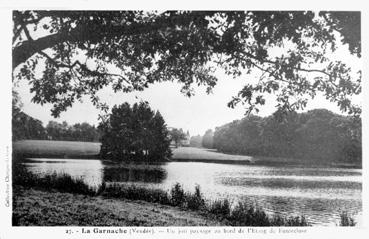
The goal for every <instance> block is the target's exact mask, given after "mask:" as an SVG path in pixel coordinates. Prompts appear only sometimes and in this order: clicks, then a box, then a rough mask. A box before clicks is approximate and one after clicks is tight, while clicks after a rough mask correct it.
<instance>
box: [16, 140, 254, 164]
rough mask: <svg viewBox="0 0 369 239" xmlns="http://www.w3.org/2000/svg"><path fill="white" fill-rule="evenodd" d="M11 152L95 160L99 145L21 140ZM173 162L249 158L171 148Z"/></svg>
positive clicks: (236, 161) (220, 161)
mask: <svg viewBox="0 0 369 239" xmlns="http://www.w3.org/2000/svg"><path fill="white" fill-rule="evenodd" d="M13 151H14V152H15V153H19V154H22V155H25V156H27V157H44V158H47V157H57V158H96V157H97V155H98V154H99V151H100V143H94V142H77V141H50V140H21V141H17V142H14V143H13ZM172 151H173V157H172V160H173V161H188V162H191V161H193V162H218V163H222V162H223V163H246V164H247V163H250V162H252V160H253V158H252V157H250V156H241V155H229V154H223V153H218V152H216V151H215V150H212V149H205V148H193V147H179V148H172Z"/></svg>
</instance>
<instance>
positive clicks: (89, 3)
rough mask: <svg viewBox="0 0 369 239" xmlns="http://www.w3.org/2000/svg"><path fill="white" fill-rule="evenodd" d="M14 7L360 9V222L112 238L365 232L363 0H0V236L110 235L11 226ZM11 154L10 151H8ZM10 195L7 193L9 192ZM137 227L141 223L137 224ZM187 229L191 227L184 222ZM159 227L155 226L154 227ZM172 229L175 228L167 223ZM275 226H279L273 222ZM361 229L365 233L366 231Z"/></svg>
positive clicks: (367, 117)
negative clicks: (288, 230)
mask: <svg viewBox="0 0 369 239" xmlns="http://www.w3.org/2000/svg"><path fill="white" fill-rule="evenodd" d="M13 9H60V10H61V9H65V10H67V9H70V10H114V9H125V10H132V9H142V10H153V9H157V10H168V9H169V10H172V9H175V10H177V9H186V10H238V9H240V10H345V11H361V14H362V21H361V22H362V55H363V66H364V69H363V114H362V118H363V149H364V150H363V201H362V202H363V225H362V227H360V228H339V227H326V228H323V227H314V228H308V233H305V234H267V235H262V234H235V235H234V234H221V235H215V234H211V235H207V236H206V235H198V236H193V235H189V234H187V235H172V234H165V235H158V234H157V235H154V236H145V235H135V236H132V235H131V236H129V235H116V236H112V237H115V238H224V237H226V238H251V237H252V238H296V237H299V238H300V237H301V238H364V237H367V235H369V219H368V202H369V198H368V190H367V188H366V187H367V180H368V172H367V168H368V166H369V165H368V162H367V157H368V144H367V142H368V141H369V138H368V130H369V128H368V123H367V122H369V121H368V120H369V115H368V112H369V111H368V103H367V102H366V99H367V100H369V95H368V94H369V93H368V87H369V85H368V84H369V82H368V80H367V77H366V76H367V75H368V73H367V72H368V66H369V62H368V58H367V53H368V47H369V45H368V40H369V38H368V29H369V28H368V27H369V26H368V23H369V18H368V15H369V11H368V10H369V9H368V7H367V6H366V4H365V1H364V0H363V1H355V0H350V1H345V2H343V1H340V2H338V1H333V0H330V1H322V0H309V1H265V0H258V1H245V0H244V1H241V0H239V1H233V0H226V1H224V0H223V1H217V2H214V1H210V0H206V1H201V0H186V1H143V0H135V1H108V0H104V1H101V0H100V1H97V0H68V1H67V0H65V1H60V0H59V1H58V0H54V1H50V0H39V1H35V0H32V1H31V0H28V1H27V0H18V1H16V0H2V1H1V2H0V29H1V37H0V52H1V55H0V57H1V58H0V59H1V62H0V63H1V64H0V75H1V78H0V81H1V86H0V97H1V100H0V102H1V103H0V106H1V111H0V112H1V124H0V132H1V137H0V195H1V200H0V210H1V213H0V225H1V229H0V239H7V238H28V237H37V238H49V237H50V236H52V237H53V238H55V239H56V238H101V236H109V237H110V235H82V234H78V233H76V234H72V235H67V234H65V230H66V229H72V230H80V228H79V227H11V211H12V209H11V207H9V208H7V207H5V198H6V196H7V195H6V193H5V189H6V188H5V186H6V184H5V180H4V179H5V177H6V174H7V172H6V167H7V165H6V162H5V158H6V154H7V152H6V151H7V150H8V153H10V152H11V138H10V132H11V131H10V129H11V123H10V122H11V112H10V109H11V90H10V89H11V74H12V70H11V69H12V67H11V35H12V20H11V11H12V10H13ZM8 156H9V157H10V155H8ZM9 196H10V199H11V195H9ZM140 228H141V227H140ZM186 228H188V229H190V228H191V227H186ZM155 229H158V228H155ZM171 229H174V230H176V229H178V228H176V227H171ZM209 229H223V227H217V228H214V227H209ZM275 229H276V230H278V228H275ZM365 235H366V236H365Z"/></svg>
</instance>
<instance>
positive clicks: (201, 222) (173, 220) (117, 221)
mask: <svg viewBox="0 0 369 239" xmlns="http://www.w3.org/2000/svg"><path fill="white" fill-rule="evenodd" d="M13 197H14V200H13V225H14V226H219V225H222V224H221V222H220V221H218V220H211V219H209V218H206V217H204V216H202V215H199V214H198V213H196V212H191V211H183V210H180V209H179V208H175V207H171V206H165V205H161V204H155V203H148V202H145V201H132V200H127V199H123V198H120V199H113V198H111V199H107V198H103V197H101V196H99V197H92V196H87V195H82V194H71V193H61V192H56V191H43V190H35V189H32V188H28V189H27V188H24V187H19V186H18V187H15V188H14V195H13Z"/></svg>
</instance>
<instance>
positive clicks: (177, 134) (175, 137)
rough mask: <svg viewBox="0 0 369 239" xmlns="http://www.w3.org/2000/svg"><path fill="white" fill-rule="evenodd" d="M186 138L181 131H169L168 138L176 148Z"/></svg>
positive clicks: (175, 129) (173, 129)
mask: <svg viewBox="0 0 369 239" xmlns="http://www.w3.org/2000/svg"><path fill="white" fill-rule="evenodd" d="M186 137H187V136H186V134H185V132H183V129H177V128H172V129H171V130H170V131H169V138H170V140H171V141H172V142H173V143H174V144H175V146H176V148H177V147H178V146H181V142H182V140H185V139H186Z"/></svg>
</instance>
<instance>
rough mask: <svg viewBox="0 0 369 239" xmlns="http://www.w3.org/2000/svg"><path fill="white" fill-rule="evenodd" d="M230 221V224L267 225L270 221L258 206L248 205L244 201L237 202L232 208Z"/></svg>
mask: <svg viewBox="0 0 369 239" xmlns="http://www.w3.org/2000/svg"><path fill="white" fill-rule="evenodd" d="M229 219H230V221H231V224H232V226H269V225H270V221H269V218H268V216H267V215H266V213H265V212H264V211H263V210H261V209H260V208H256V209H255V207H253V206H248V205H247V204H246V202H239V203H238V204H237V206H236V207H235V208H234V209H233V210H232V212H231V216H230V218H229Z"/></svg>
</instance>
